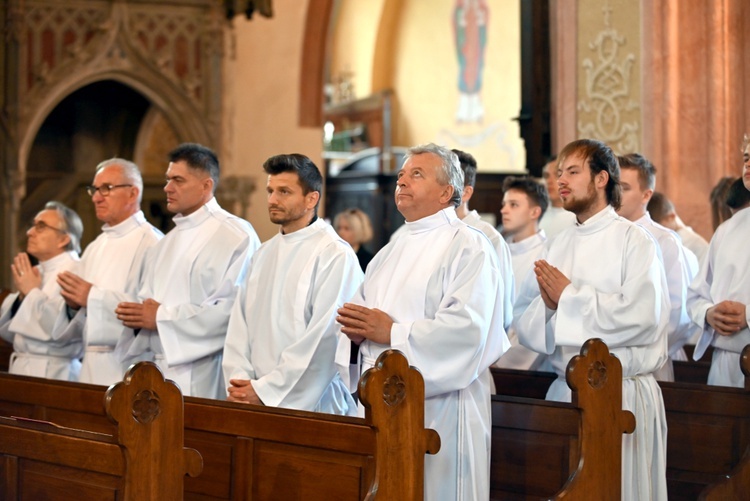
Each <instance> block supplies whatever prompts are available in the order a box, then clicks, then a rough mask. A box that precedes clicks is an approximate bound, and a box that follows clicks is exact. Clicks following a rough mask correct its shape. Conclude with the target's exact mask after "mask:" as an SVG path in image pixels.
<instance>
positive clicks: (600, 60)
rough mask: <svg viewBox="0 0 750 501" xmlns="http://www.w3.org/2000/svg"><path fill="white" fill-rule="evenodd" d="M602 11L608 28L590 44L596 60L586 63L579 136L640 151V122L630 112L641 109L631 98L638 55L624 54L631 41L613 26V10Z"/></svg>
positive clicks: (580, 102) (585, 61)
mask: <svg viewBox="0 0 750 501" xmlns="http://www.w3.org/2000/svg"><path fill="white" fill-rule="evenodd" d="M602 10H603V11H604V26H605V27H604V29H603V30H602V31H601V32H599V33H598V34H597V36H596V38H595V40H594V41H593V42H590V43H589V49H591V50H592V51H594V52H595V53H596V58H595V59H588V58H587V59H585V60H584V61H583V67H584V69H585V74H586V79H585V91H584V95H583V96H582V98H581V99H580V100H579V101H578V112H579V115H578V116H579V121H578V134H579V136H580V137H589V138H595V139H600V140H602V141H604V142H606V143H608V144H609V145H610V146H612V148H613V149H615V150H616V151H618V152H632V151H639V150H640V148H639V140H638V134H639V129H640V127H639V122H638V119H637V118H636V119H635V120H628V118H629V117H628V115H629V114H630V113H629V112H632V111H634V110H637V109H638V108H639V105H638V103H637V102H636V101H635V100H633V99H632V98H631V92H632V90H633V89H632V87H631V84H632V82H631V71H632V69H633V65H634V63H635V60H636V56H635V54H634V53H632V52H628V53H627V54H620V49H621V48H622V47H623V46H625V45H626V41H627V40H626V38H625V37H624V36H621V35H620V34H619V33H618V32H617V30H615V29H614V28H613V27H612V23H611V15H612V8H611V7H610V6H609V5H606V6H605V7H604V8H603V9H602ZM630 118H633V117H632V116H631V117H630Z"/></svg>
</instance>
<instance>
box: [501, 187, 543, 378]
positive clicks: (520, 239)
mask: <svg viewBox="0 0 750 501" xmlns="http://www.w3.org/2000/svg"><path fill="white" fill-rule="evenodd" d="M548 205H549V197H548V196H547V189H546V188H545V187H544V186H543V185H541V184H539V183H538V182H537V181H535V180H534V179H531V178H530V177H528V176H527V177H520V178H519V177H513V176H510V177H507V178H505V181H504V182H503V208H502V210H501V211H500V213H501V214H502V216H503V230H504V231H505V236H506V238H507V239H508V247H509V248H510V254H511V259H512V262H513V276H515V277H518V278H517V280H518V283H519V286H520V284H521V283H522V282H523V279H524V277H525V276H526V275H528V274H529V273H531V270H532V269H533V268H534V261H536V260H537V258H538V257H539V255H540V254H541V253H542V251H543V250H544V245H545V243H546V242H547V236H546V235H545V233H544V230H540V229H539V219H540V218H541V217H543V216H544V213H545V211H546V210H547V206H548ZM513 299H514V300H515V297H514V298H513ZM508 338H509V339H510V344H511V348H510V349H509V350H508V351H506V352H505V353H504V354H503V356H502V357H500V360H498V361H497V362H496V363H495V364H494V365H495V367H500V368H504V369H523V370H540V366H541V365H542V363H543V362H544V359H545V357H543V356H542V355H540V354H539V353H536V352H534V351H531V350H529V349H528V348H526V347H525V346H521V345H520V344H519V343H518V336H517V335H516V331H515V329H514V328H511V329H509V330H508Z"/></svg>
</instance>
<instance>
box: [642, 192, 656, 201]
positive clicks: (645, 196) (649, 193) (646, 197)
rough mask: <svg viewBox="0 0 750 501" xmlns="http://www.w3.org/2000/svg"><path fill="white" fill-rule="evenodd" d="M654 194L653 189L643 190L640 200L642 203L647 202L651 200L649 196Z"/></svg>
mask: <svg viewBox="0 0 750 501" xmlns="http://www.w3.org/2000/svg"><path fill="white" fill-rule="evenodd" d="M653 195H654V190H652V189H648V190H646V191H644V192H643V200H642V202H643V203H644V204H647V203H648V201H649V200H651V197H652V196H653Z"/></svg>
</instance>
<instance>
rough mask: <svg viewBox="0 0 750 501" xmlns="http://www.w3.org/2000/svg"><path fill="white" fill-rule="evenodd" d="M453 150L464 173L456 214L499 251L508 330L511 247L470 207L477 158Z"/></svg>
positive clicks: (512, 287)
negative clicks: (482, 234) (462, 187)
mask: <svg viewBox="0 0 750 501" xmlns="http://www.w3.org/2000/svg"><path fill="white" fill-rule="evenodd" d="M451 151H452V152H453V153H455V154H456V155H457V156H458V162H459V164H460V165H461V170H462V171H463V173H464V189H463V192H462V193H461V203H460V204H459V205H458V207H456V215H457V216H458V218H459V219H460V220H461V221H463V222H464V223H466V224H468V225H469V226H471V227H472V228H476V229H478V230H479V231H481V232H482V233H484V234H485V235H486V236H487V238H489V239H490V242H491V243H492V246H493V247H494V248H495V251H496V252H497V257H498V259H499V260H500V273H501V275H502V277H503V283H504V286H505V294H504V296H503V297H504V298H505V304H504V305H503V311H504V312H505V324H504V326H505V329H506V330H507V329H509V328H510V324H511V322H513V298H514V296H515V295H516V281H515V277H514V276H513V263H512V260H511V255H510V249H509V248H508V244H507V243H506V242H505V239H504V238H503V236H502V235H501V234H500V232H499V231H497V229H495V227H494V226H492V225H491V224H490V223H488V222H487V221H485V220H483V219H482V218H481V217H480V216H479V213H478V212H477V211H475V210H470V209H469V200H471V197H472V195H474V186H475V185H476V182H477V161H476V159H475V158H474V157H473V156H472V155H471V154H469V153H466V152H465V151H461V150H457V149H453V150H451ZM402 228H403V226H402Z"/></svg>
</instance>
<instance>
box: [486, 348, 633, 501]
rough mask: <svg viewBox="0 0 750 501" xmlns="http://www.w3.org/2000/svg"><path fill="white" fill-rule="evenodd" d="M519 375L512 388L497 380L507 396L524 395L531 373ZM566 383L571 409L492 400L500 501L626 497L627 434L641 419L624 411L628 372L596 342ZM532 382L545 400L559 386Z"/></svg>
mask: <svg viewBox="0 0 750 501" xmlns="http://www.w3.org/2000/svg"><path fill="white" fill-rule="evenodd" d="M495 372H496V373H504V372H505V371H495ZM516 372H518V377H517V378H515V380H511V381H510V382H509V381H504V380H500V379H498V378H496V384H498V383H499V386H498V389H499V391H502V389H503V388H513V389H514V393H516V394H519V393H521V392H522V390H521V387H520V386H518V383H521V384H523V383H522V376H523V373H522V372H521V371H512V372H511V373H512V374H516ZM506 373H507V372H506ZM552 379H554V375H553V378H552ZM566 379H567V382H568V385H569V386H570V387H571V389H572V391H573V400H572V403H571V404H564V403H558V402H546V401H543V400H539V399H533V398H524V397H517V396H513V397H509V396H504V395H495V396H493V397H492V419H493V428H492V447H493V448H492V464H491V474H490V478H491V490H492V492H491V496H492V498H493V499H518V498H526V497H529V498H531V497H536V498H538V497H544V498H550V499H562V498H567V499H582V500H588V499H591V500H599V499H619V498H620V494H621V492H620V490H621V480H620V479H621V464H622V434H623V433H631V432H632V431H633V430H634V428H635V418H634V417H633V414H632V413H630V412H629V411H624V410H622V366H621V365H620V362H619V360H617V358H616V357H614V356H613V355H610V353H609V350H608V349H607V346H606V345H605V344H604V343H603V342H602V341H601V340H599V339H591V340H589V341H587V342H586V343H585V344H584V345H583V347H582V348H581V354H580V355H578V356H576V357H574V358H573V359H572V360H571V361H570V363H569V364H568V370H567V375H566ZM531 381H532V382H531V383H530V384H529V385H528V386H525V387H527V388H529V389H530V390H531V391H532V392H535V393H536V394H537V395H538V394H540V393H542V391H543V393H546V388H544V389H543V388H542V387H543V386H544V383H545V382H546V383H547V384H546V386H549V382H551V380H550V378H549V376H547V375H544V373H535V374H534V375H533V377H532V379H531ZM543 393H542V395H541V396H542V397H543V396H544V395H543Z"/></svg>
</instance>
